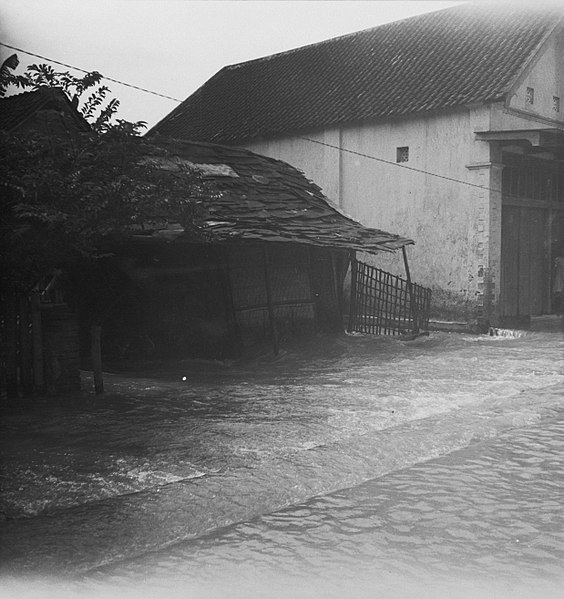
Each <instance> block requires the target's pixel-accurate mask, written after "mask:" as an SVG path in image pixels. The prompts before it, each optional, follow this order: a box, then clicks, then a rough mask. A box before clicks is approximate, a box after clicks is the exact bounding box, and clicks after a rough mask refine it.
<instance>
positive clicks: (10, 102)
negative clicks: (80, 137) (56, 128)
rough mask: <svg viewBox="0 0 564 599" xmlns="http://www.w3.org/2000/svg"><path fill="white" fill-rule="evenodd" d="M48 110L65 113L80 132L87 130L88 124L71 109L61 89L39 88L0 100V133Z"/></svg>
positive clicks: (10, 129)
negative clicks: (40, 111)
mask: <svg viewBox="0 0 564 599" xmlns="http://www.w3.org/2000/svg"><path fill="white" fill-rule="evenodd" d="M48 108H53V109H55V110H58V111H65V112H66V113H67V114H69V115H71V116H72V118H73V119H75V121H76V123H77V125H78V127H79V128H80V129H82V130H87V129H88V128H89V125H88V123H87V122H86V121H85V120H84V118H83V117H82V115H81V114H80V113H79V112H78V111H77V110H76V109H75V108H74V107H73V105H72V104H71V102H70V100H69V99H68V98H67V96H66V94H65V93H64V92H63V91H62V90H61V89H59V88H56V87H40V88H39V89H36V90H34V91H30V92H24V93H21V94H15V95H13V96H8V97H7V98H0V131H12V130H14V129H16V128H17V127H18V126H19V125H21V124H23V123H24V122H25V121H26V120H27V119H28V118H29V117H31V116H32V115H34V114H35V113H36V112H37V111H39V110H45V109H48Z"/></svg>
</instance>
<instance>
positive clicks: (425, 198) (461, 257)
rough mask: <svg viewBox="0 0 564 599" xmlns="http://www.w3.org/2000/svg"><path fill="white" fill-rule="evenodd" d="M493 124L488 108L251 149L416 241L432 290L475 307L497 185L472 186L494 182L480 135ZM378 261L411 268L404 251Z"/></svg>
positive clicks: (416, 266) (442, 300) (417, 267)
mask: <svg viewBox="0 0 564 599" xmlns="http://www.w3.org/2000/svg"><path fill="white" fill-rule="evenodd" d="M488 128H489V113H488V111H487V109H485V108H482V109H475V110H464V111H459V112H456V113H451V114H447V115H428V116H425V117H423V118H409V119H404V120H403V121H393V122H385V123H372V124H368V125H367V124H364V125H358V126H347V127H343V128H341V129H329V130H326V131H322V132H315V133H310V134H304V135H303V136H302V137H301V138H298V137H295V138H280V139H276V140H268V141H261V142H258V143H254V144H252V145H251V146H250V148H251V149H252V150H254V151H256V152H259V153H263V154H267V155H269V156H272V157H274V158H278V159H281V160H285V161H287V162H290V163H291V164H293V165H295V166H297V167H299V168H301V169H302V170H303V171H304V172H305V173H306V175H307V176H308V177H310V178H311V179H313V180H314V181H315V182H316V183H318V184H319V185H320V186H321V187H322V189H323V190H324V192H325V193H326V195H327V196H328V197H329V199H330V200H331V201H333V202H334V203H335V204H337V205H339V206H340V207H341V209H342V210H343V211H344V212H345V213H347V214H349V215H351V216H352V217H353V218H355V219H357V220H359V221H360V222H362V223H363V224H365V225H367V226H372V227H377V228H381V229H384V230H387V231H390V232H393V233H398V234H400V235H402V236H405V237H411V238H412V239H414V240H415V242H416V245H415V247H413V248H409V256H410V262H411V265H412V271H413V272H412V275H413V278H414V280H416V281H417V282H419V283H421V284H423V285H426V286H430V287H433V288H434V289H435V294H434V295H435V299H436V301H437V302H438V304H439V305H446V304H447V303H448V304H450V305H455V304H456V305H455V306H454V307H455V312H459V313H460V312H467V311H468V310H469V311H470V312H472V311H473V309H474V303H475V301H476V299H478V296H479V294H481V293H482V289H481V286H482V281H481V280H480V277H482V276H483V273H484V272H485V271H486V270H487V266H488V264H487V260H488V256H487V250H488V236H489V218H490V214H489V192H487V191H485V190H481V189H477V188H476V187H472V186H471V185H467V184H472V185H483V186H485V187H489V185H490V176H491V169H490V167H489V144H488V143H486V142H476V141H475V139H474V131H475V130H487V129H488ZM303 138H310V139H313V140H316V141H320V142H322V144H326V145H322V144H318V143H313V142H312V141H308V140H306V139H303ZM404 146H407V147H409V161H408V162H406V163H401V164H402V165H403V166H405V167H409V168H403V167H402V166H401V165H398V164H397V163H396V152H397V148H398V147H404ZM339 147H340V148H342V150H339V149H338V148H339ZM345 150H351V151H353V152H354V153H351V152H348V151H345ZM372 157H374V158H381V159H383V161H379V160H375V159H374V158H372ZM384 161H385V162H384ZM411 169H417V170H411ZM426 173H429V174H426ZM434 175H438V176H434ZM363 259H366V256H364V257H363ZM372 260H373V261H374V262H375V263H377V264H378V265H379V266H380V267H382V268H386V269H388V270H390V271H392V272H396V273H398V274H403V263H402V261H401V257H400V255H397V256H393V257H391V256H388V255H379V256H378V257H377V258H376V259H374V258H373V259H372ZM443 308H444V306H443ZM453 316H454V314H453Z"/></svg>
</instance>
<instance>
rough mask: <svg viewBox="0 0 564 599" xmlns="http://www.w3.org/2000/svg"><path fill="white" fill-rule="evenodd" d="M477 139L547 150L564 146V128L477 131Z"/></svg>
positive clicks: (559, 148)
mask: <svg viewBox="0 0 564 599" xmlns="http://www.w3.org/2000/svg"><path fill="white" fill-rule="evenodd" d="M475 135H476V139H479V140H481V141H495V142H501V143H506V144H518V145H530V146H532V147H533V148H538V149H542V150H545V151H551V150H561V149H562V148H564V129H556V128H554V129H509V130H506V131H503V130H502V131H475Z"/></svg>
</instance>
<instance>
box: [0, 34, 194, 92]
mask: <svg viewBox="0 0 564 599" xmlns="http://www.w3.org/2000/svg"><path fill="white" fill-rule="evenodd" d="M0 46H4V47H5V48H10V49H11V50H16V52H21V53H22V54H27V55H29V56H35V58H41V60H46V61H47V62H52V63H53V64H58V65H61V66H62V67H66V68H67V69H74V70H75V71H80V72H81V73H91V72H92V71H87V70H86V69H81V68H80V67H75V66H73V65H70V64H66V63H65V62H60V61H58V60H53V59H52V58H47V57H46V56H41V54H34V53H33V52H28V51H27V50H22V49H21V48H16V47H15V46H10V45H9V44H4V43H3V42H0ZM102 79H106V80H107V81H112V82H113V83H117V84H119V85H124V86H125V87H131V88H133V89H136V90H138V91H141V92H145V93H147V94H153V95H154V96H159V97H160V98H166V99H167V100H173V101H174V102H179V103H181V102H182V101H183V100H179V99H178V98H173V97H172V96H167V95H166V94H160V93H159V92H154V91H151V90H150V89H145V88H144V87H139V86H137V85H132V84H131V83H125V82H124V81H120V80H119V79H112V78H111V77H106V76H104V75H102Z"/></svg>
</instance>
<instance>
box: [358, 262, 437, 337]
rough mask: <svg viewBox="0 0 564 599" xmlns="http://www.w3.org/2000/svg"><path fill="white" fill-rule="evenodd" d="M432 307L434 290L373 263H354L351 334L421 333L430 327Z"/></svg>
mask: <svg viewBox="0 0 564 599" xmlns="http://www.w3.org/2000/svg"><path fill="white" fill-rule="evenodd" d="M430 304H431V290H430V289H427V288H426V287H421V285H416V284H415V283H411V282H410V281H408V280H406V279H402V278H401V277H398V276H396V275H392V274H391V273H389V272H386V271H384V270H381V269H379V268H375V267H374V266H371V265H370V264H365V263H364V262H358V261H357V260H353V261H352V263H351V305H350V312H349V324H348V331H349V332H350V333H352V332H358V333H371V334H373V335H404V334H408V333H418V332H419V331H421V330H426V329H427V328H428V327H429V308H430Z"/></svg>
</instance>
